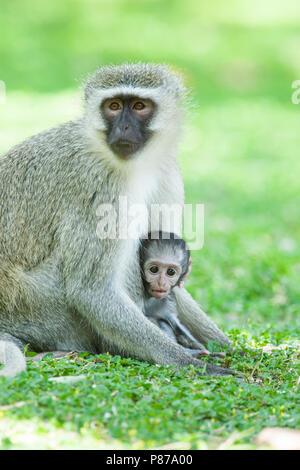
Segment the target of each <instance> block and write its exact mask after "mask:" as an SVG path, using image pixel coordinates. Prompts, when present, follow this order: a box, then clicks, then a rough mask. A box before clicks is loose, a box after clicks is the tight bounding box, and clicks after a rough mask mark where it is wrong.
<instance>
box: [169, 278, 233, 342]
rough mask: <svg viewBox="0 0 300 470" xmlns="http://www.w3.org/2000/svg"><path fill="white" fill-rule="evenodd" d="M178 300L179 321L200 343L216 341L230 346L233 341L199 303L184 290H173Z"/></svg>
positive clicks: (177, 288)
mask: <svg viewBox="0 0 300 470" xmlns="http://www.w3.org/2000/svg"><path fill="white" fill-rule="evenodd" d="M173 292H174V294H175V298H176V305H177V310H178V313H179V319H180V320H181V321H182V323H183V324H184V325H185V326H186V327H187V328H188V329H189V331H190V332H191V333H192V335H193V336H195V338H196V339H197V340H198V341H200V343H203V344H207V343H208V342H209V341H215V342H217V343H219V344H226V345H230V344H231V341H230V340H229V339H228V338H227V336H225V335H224V333H223V332H222V331H221V330H220V329H219V328H218V327H217V325H216V324H215V323H214V322H213V321H212V320H211V319H210V318H209V317H208V316H207V315H206V314H205V313H204V312H203V311H202V310H201V308H200V307H199V305H198V304H197V302H196V301H195V300H194V299H193V298H192V296H191V295H190V294H189V293H188V292H187V291H186V289H184V288H179V287H175V288H174V289H173Z"/></svg>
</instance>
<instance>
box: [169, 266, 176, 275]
mask: <svg viewBox="0 0 300 470" xmlns="http://www.w3.org/2000/svg"><path fill="white" fill-rule="evenodd" d="M175 274H176V271H175V269H173V268H168V269H167V275H168V276H175Z"/></svg>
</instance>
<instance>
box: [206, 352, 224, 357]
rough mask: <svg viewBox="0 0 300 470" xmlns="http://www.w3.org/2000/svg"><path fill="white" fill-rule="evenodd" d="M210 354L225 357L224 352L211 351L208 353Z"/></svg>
mask: <svg viewBox="0 0 300 470" xmlns="http://www.w3.org/2000/svg"><path fill="white" fill-rule="evenodd" d="M210 355H211V356H213V357H222V358H224V357H226V353H224V352H213V353H210Z"/></svg>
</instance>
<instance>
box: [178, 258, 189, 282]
mask: <svg viewBox="0 0 300 470" xmlns="http://www.w3.org/2000/svg"><path fill="white" fill-rule="evenodd" d="M191 270H192V259H191V258H190V261H189V264H188V268H187V272H186V273H185V275H184V276H183V277H182V279H181V281H180V282H179V283H178V287H183V286H184V281H185V279H186V278H187V277H188V275H189V274H190V272H191Z"/></svg>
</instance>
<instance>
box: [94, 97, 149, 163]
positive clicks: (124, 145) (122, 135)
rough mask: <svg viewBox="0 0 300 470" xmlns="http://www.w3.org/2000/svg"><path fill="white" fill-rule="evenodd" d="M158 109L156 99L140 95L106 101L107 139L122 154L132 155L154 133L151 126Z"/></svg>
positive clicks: (122, 155) (104, 107)
mask: <svg viewBox="0 0 300 470" xmlns="http://www.w3.org/2000/svg"><path fill="white" fill-rule="evenodd" d="M154 111H155V104H154V102H153V101H152V100H150V99H142V98H139V97H138V96H130V95H125V96H124V95H121V96H115V97H112V98H109V99H106V100H105V101H104V102H103V103H102V105H101V113H102V117H103V119H104V121H105V123H106V130H105V134H106V141H107V144H108V145H109V147H110V148H111V150H112V151H113V152H114V153H115V154H116V155H117V156H118V157H120V158H122V159H129V158H130V157H131V156H132V155H133V154H134V153H136V152H137V151H138V150H140V149H142V148H143V146H144V145H145V143H146V142H147V140H148V139H149V137H150V135H151V131H150V130H149V127H148V126H149V123H150V120H151V118H152V117H153V114H154Z"/></svg>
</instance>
